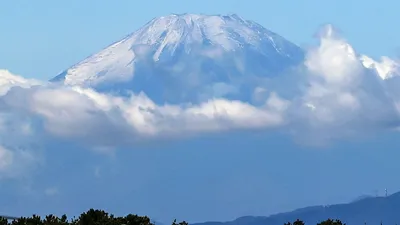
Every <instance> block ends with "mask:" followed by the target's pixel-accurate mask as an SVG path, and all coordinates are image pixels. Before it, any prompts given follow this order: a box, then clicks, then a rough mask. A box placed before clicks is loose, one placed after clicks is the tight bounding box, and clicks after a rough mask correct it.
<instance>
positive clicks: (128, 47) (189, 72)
mask: <svg viewBox="0 0 400 225" xmlns="http://www.w3.org/2000/svg"><path fill="white" fill-rule="evenodd" d="M303 59H304V51H303V49H301V48H300V47H299V46H297V45H295V44H293V43H291V42H290V41H288V40H286V39H285V38H283V37H281V36H279V35H278V34H276V33H274V32H272V31H270V30H268V29H266V28H264V27H262V26H261V25H259V24H257V23H255V22H253V21H250V20H244V19H243V18H241V17H240V16H238V15H237V14H230V15H205V14H179V15H176V14H171V15H168V16H162V17H156V18H154V19H153V20H151V21H149V22H148V23H147V24H145V25H144V26H143V27H141V28H139V29H138V30H136V31H134V32H132V33H131V34H129V35H127V36H125V37H124V38H123V39H121V40H120V41H117V42H114V43H113V44H111V45H109V46H108V47H106V48H103V49H102V50H101V51H99V52H97V53H95V54H92V55H91V56H89V57H87V58H85V59H84V60H83V61H81V62H79V63H77V64H75V65H74V66H72V67H71V68H69V69H67V70H65V71H63V72H62V73H60V74H59V75H57V76H56V77H55V78H53V79H51V81H52V82H62V83H64V84H66V85H80V86H87V87H91V88H95V89H96V90H99V91H112V92H121V91H122V92H124V91H133V92H135V93H138V92H141V91H143V92H144V93H146V94H147V95H149V96H150V98H151V99H154V100H155V101H156V102H157V100H159V101H161V102H162V101H169V102H175V103H176V102H183V101H190V102H196V101H201V100H204V99H207V98H209V97H210V96H213V97H229V96H231V95H235V92H236V93H237V92H242V91H243V90H246V89H249V88H248V86H249V85H250V86H252V87H253V86H254V85H255V84H256V83H257V82H260V81H259V80H260V79H268V78H270V77H274V76H279V75H280V74H281V73H283V72H284V71H287V70H288V69H289V68H291V67H293V66H296V65H298V64H300V63H301V62H302V61H303ZM249 77H250V78H251V79H248V78H249ZM251 80H252V81H251ZM250 83H251V84H250ZM172 90H174V91H172ZM248 95H250V93H248Z"/></svg>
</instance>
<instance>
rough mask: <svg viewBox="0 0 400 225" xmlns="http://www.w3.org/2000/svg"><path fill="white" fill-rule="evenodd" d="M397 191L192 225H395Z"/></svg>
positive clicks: (399, 217)
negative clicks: (332, 222) (325, 224)
mask: <svg viewBox="0 0 400 225" xmlns="http://www.w3.org/2000/svg"><path fill="white" fill-rule="evenodd" d="M399 211H400V192H398V193H395V194H393V195H390V196H388V197H367V198H362V199H360V200H358V201H354V202H351V203H347V204H337V205H329V206H312V207H307V208H302V209H298V210H294V211H292V212H287V213H279V214H275V215H271V216H268V217H254V216H245V217H240V218H238V219H236V220H234V221H229V222H205V223H196V224H194V225H266V224H267V225H283V224H284V223H286V222H289V221H290V222H293V221H295V220H296V219H300V220H303V221H304V222H305V223H306V224H317V223H318V222H320V221H323V220H326V219H328V218H331V219H340V220H342V221H343V222H345V223H346V224H348V225H360V224H365V223H366V224H370V225H371V224H374V225H379V224H381V222H382V223H383V224H398V223H399V222H400V213H399Z"/></svg>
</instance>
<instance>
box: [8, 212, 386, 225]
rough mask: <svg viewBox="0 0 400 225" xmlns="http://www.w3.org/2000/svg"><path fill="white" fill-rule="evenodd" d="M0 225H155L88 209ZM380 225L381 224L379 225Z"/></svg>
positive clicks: (328, 224) (331, 223) (299, 224)
mask: <svg viewBox="0 0 400 225" xmlns="http://www.w3.org/2000/svg"><path fill="white" fill-rule="evenodd" d="M0 225H155V224H154V223H152V222H151V220H150V218H149V217H147V216H138V215H134V214H129V215H127V216H124V217H116V216H114V215H112V214H108V213H107V212H105V211H103V210H95V209H90V210H88V211H87V212H84V213H82V214H81V215H80V216H79V217H78V218H77V219H75V218H74V219H71V220H68V217H67V216H66V215H62V216H61V217H57V216H55V215H51V214H50V215H48V216H45V217H44V218H41V217H40V216H37V215H33V216H31V217H21V218H18V219H15V220H12V221H8V220H7V219H5V218H1V217H0ZM171 225H189V223H187V222H186V221H181V222H179V223H178V222H177V221H176V220H174V221H173V222H172V224H171ZM284 225H305V224H304V222H303V221H301V220H299V219H297V220H296V221H294V222H293V223H291V222H288V223H285V224H284ZM317 225H346V224H345V223H342V222H341V221H340V220H332V219H328V220H325V221H322V222H320V223H318V224H317ZM381 225H382V224H381Z"/></svg>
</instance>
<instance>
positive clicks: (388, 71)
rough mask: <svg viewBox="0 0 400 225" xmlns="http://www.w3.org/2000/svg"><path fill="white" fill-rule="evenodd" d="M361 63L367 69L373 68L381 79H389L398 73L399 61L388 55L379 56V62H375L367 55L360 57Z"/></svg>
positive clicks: (399, 70)
mask: <svg viewBox="0 0 400 225" xmlns="http://www.w3.org/2000/svg"><path fill="white" fill-rule="evenodd" d="M360 60H361V62H362V64H363V65H364V66H365V67H366V68H369V69H375V70H376V72H377V74H378V75H379V76H380V77H381V78H382V79H383V80H386V79H389V78H392V77H394V76H397V75H399V74H400V63H399V62H396V61H395V60H393V59H390V58H388V57H385V56H383V57H381V62H377V61H375V60H373V59H371V58H370V57H368V56H365V55H362V56H361V57H360Z"/></svg>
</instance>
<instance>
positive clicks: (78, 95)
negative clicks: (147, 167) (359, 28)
mask: <svg viewBox="0 0 400 225" xmlns="http://www.w3.org/2000/svg"><path fill="white" fill-rule="evenodd" d="M397 70H398V63H397V62H396V61H394V60H391V59H389V58H387V57H383V58H382V62H376V61H374V60H373V59H371V58H369V57H367V56H363V55H360V54H358V53H357V52H356V51H355V50H354V49H353V48H352V47H351V45H349V44H348V43H347V42H346V41H345V40H344V39H342V38H341V37H338V36H337V35H335V33H334V31H333V29H332V27H331V26H327V27H325V29H324V30H323V32H321V33H320V43H319V45H318V46H315V47H313V48H310V49H308V51H307V55H306V59H305V61H304V64H303V65H300V66H299V68H298V69H296V70H294V71H295V72H293V74H290V76H289V79H288V78H285V79H283V78H280V77H279V76H277V77H276V78H274V79H276V80H275V81H274V82H277V83H279V82H281V85H278V87H276V88H275V89H270V88H269V87H267V86H263V85H259V86H254V90H253V93H254V94H253V100H252V101H249V102H247V101H243V100H239V99H236V100H235V99H228V98H224V97H221V96H220V95H214V96H211V97H209V98H208V99H207V100H204V101H203V102H201V103H199V104H191V103H182V104H173V105H172V104H163V105H157V104H156V103H155V102H154V101H152V99H150V98H149V97H148V96H147V95H146V93H143V92H142V93H130V94H129V95H124V96H119V95H115V94H111V93H104V92H103V93H100V92H97V91H95V90H93V89H90V88H86V87H80V86H58V85H54V84H50V83H46V82H39V81H35V80H27V79H24V78H22V77H20V76H16V75H13V74H11V73H10V72H8V71H5V70H0V178H2V177H14V176H17V175H18V174H19V173H20V172H19V171H22V168H18V166H17V167H16V165H17V164H16V163H15V162H16V161H19V162H24V163H23V164H24V165H34V164H37V163H38V160H37V159H36V158H35V157H34V155H35V149H33V148H32V146H33V145H34V144H35V143H41V144H43V143H45V142H46V140H63V141H67V142H71V143H72V142H73V143H77V144H79V145H82V146H85V147H87V148H92V149H113V148H118V147H121V146H131V145H134V144H135V143H137V142H143V141H147V140H154V139H157V138H180V137H182V136H188V135H199V134H201V133H210V132H224V131H230V130H238V129H239V130H240V129H247V130H249V129H250V130H251V129H279V130H281V131H284V132H287V133H288V134H290V135H294V136H295V137H296V138H297V139H298V140H301V141H304V142H310V143H326V142H329V141H332V140H334V139H338V138H344V137H348V136H352V135H363V134H366V133H374V132H380V131H383V130H388V129H396V128H397V126H398V123H399V121H400V120H399V119H400V118H399V109H400V107H399V106H400V104H399V101H400V93H397V92H398V91H397V89H396V88H395V86H396V84H397V82H399V81H398V79H397V72H398V71H397ZM291 78H292V79H291ZM280 79H282V80H280ZM288 88H291V89H295V90H297V91H296V94H293V95H289V96H285V97H283V95H284V94H283V92H284V91H285V89H288ZM213 93H215V91H214V92H213ZM21 149H29V150H21Z"/></svg>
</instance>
